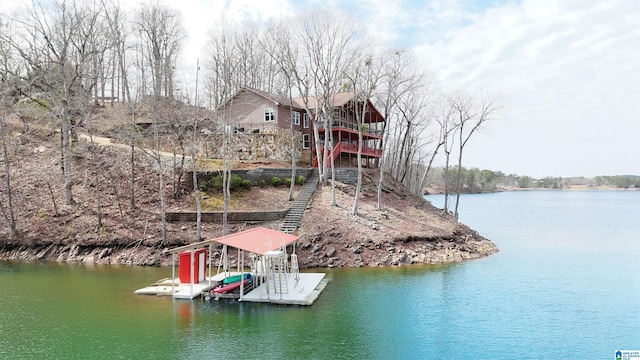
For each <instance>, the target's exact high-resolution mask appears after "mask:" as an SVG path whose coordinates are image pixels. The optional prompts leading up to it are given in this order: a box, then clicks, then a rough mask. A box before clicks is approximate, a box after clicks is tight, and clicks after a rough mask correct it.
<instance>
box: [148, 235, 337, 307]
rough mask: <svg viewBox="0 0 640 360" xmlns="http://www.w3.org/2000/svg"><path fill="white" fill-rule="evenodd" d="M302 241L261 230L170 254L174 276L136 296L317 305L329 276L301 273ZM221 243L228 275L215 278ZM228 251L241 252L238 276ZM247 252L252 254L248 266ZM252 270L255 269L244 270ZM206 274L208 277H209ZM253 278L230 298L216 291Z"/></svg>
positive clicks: (218, 239)
mask: <svg viewBox="0 0 640 360" xmlns="http://www.w3.org/2000/svg"><path fill="white" fill-rule="evenodd" d="M298 239H299V237H298V236H295V235H292V234H286V233H282V232H279V231H277V230H272V229H268V228H264V227H258V228H253V229H249V230H245V231H241V232H238V233H236V234H231V235H226V236H223V237H220V238H217V239H214V240H208V241H202V242H199V243H195V244H191V245H186V246H182V247H179V248H176V249H172V250H169V252H170V253H171V254H172V257H173V261H172V263H173V266H172V270H171V273H172V277H171V278H167V279H162V280H160V281H158V282H156V283H154V284H151V285H150V286H147V287H145V288H142V289H139V290H136V291H135V294H140V295H170V296H172V297H173V298H174V299H189V300H192V299H195V298H197V297H204V298H206V299H208V300H211V299H216V300H217V299H221V298H231V299H237V300H238V301H251V302H267V303H273V304H291V305H312V304H313V303H314V302H315V301H316V299H317V298H318V296H319V295H320V293H321V292H322V290H324V288H325V287H326V285H327V280H326V279H325V274H324V273H301V272H300V271H299V269H298V257H297V255H296V254H295V243H296V242H297V240H298ZM218 244H222V245H223V250H222V257H221V259H220V264H219V265H218V271H220V269H226V271H224V270H223V271H222V272H220V273H218V274H217V275H213V276H211V271H212V268H213V267H212V264H211V252H212V246H213V245H218ZM228 247H232V248H235V249H237V250H238V256H237V258H236V260H237V262H238V263H237V264H236V266H237V270H238V271H235V272H232V271H228V270H230V264H229V261H228V255H227V252H228ZM207 248H208V255H207ZM288 248H291V250H292V252H291V254H289V253H288V252H287V249H288ZM245 253H249V256H248V259H247V260H248V261H247V264H245ZM176 256H179V259H180V267H179V270H180V276H179V277H176V271H175V259H176ZM207 260H208V265H207ZM245 265H246V267H245ZM248 268H250V269H251V270H250V271H240V270H243V269H248ZM207 271H208V273H209V276H206V275H205V273H206V272H207ZM248 273H250V274H251V275H252V276H251V278H252V279H253V281H252V282H251V283H249V284H248V285H247V286H244V285H243V286H242V287H240V288H239V289H234V290H233V291H228V292H225V293H217V292H213V291H211V290H213V289H214V288H216V286H218V285H220V284H222V281H223V280H224V279H225V278H227V277H231V276H237V275H241V276H242V275H244V274H248ZM225 290H226V289H225ZM219 291H223V290H219Z"/></svg>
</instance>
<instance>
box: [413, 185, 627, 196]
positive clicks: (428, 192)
mask: <svg viewBox="0 0 640 360" xmlns="http://www.w3.org/2000/svg"><path fill="white" fill-rule="evenodd" d="M507 191H640V188H618V187H615V186H607V185H599V186H589V185H567V186H564V187H563V188H561V189H551V188H534V187H527V188H519V187H506V186H502V187H499V188H497V189H496V190H494V191H482V192H463V194H492V193H499V192H507ZM442 194H444V189H441V188H426V189H425V190H424V195H442ZM450 194H451V195H455V193H454V192H452V193H450Z"/></svg>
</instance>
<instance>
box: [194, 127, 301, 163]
mask: <svg viewBox="0 0 640 360" xmlns="http://www.w3.org/2000/svg"><path fill="white" fill-rule="evenodd" d="M240 130H242V131H240ZM267 130H268V131H267ZM294 137H295V143H296V150H295V151H296V158H297V159H300V158H301V156H302V134H301V133H300V132H297V131H295V132H294ZM223 145H224V144H223V136H222V134H210V135H209V136H208V139H207V141H206V143H205V144H204V145H203V149H202V150H201V151H202V153H203V154H204V156H206V157H207V158H212V159H222V158H223V157H224V154H223V149H224V146H223ZM229 145H230V147H231V152H232V153H233V154H234V155H233V156H234V158H235V159H236V160H265V159H269V160H276V161H287V162H290V161H291V130H290V129H280V128H273V129H250V128H240V129H239V130H237V131H235V132H234V133H233V134H232V135H231V138H230V139H229Z"/></svg>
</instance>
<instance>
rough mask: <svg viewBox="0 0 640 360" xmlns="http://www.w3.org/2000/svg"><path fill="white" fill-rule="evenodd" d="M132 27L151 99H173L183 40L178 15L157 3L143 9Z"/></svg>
mask: <svg viewBox="0 0 640 360" xmlns="http://www.w3.org/2000/svg"><path fill="white" fill-rule="evenodd" d="M134 27H135V29H136V30H137V31H138V32H139V34H140V41H141V42H142V46H143V51H144V52H145V53H146V56H145V59H146V61H147V65H148V66H149V68H150V69H151V76H152V79H153V95H154V96H155V97H159V96H162V95H164V96H166V97H168V98H172V97H173V96H174V77H175V76H174V74H175V69H176V66H177V59H178V55H179V54H180V50H181V47H180V46H181V43H182V40H183V39H184V37H185V31H184V28H183V27H182V16H181V14H180V13H179V12H178V11H177V10H174V9H171V8H168V7H165V6H163V5H161V4H159V3H156V4H153V5H142V7H140V8H139V9H138V12H137V14H136V19H135V21H134Z"/></svg>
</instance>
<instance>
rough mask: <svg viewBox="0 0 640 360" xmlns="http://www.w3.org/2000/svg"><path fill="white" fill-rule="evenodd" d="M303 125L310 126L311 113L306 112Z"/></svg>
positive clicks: (306, 127)
mask: <svg viewBox="0 0 640 360" xmlns="http://www.w3.org/2000/svg"><path fill="white" fill-rule="evenodd" d="M302 127H304V128H305V129H308V128H309V114H307V113H304V118H303V122H302Z"/></svg>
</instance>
